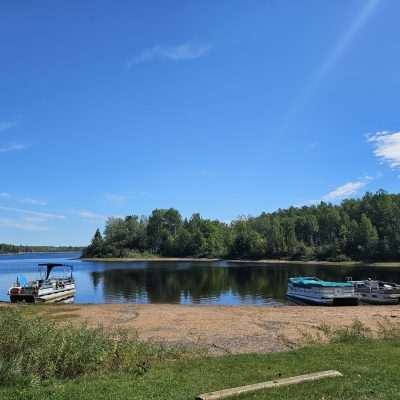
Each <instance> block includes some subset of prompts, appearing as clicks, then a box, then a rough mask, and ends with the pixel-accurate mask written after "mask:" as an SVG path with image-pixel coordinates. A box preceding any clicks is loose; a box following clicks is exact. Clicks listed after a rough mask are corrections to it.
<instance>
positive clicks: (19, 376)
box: [0, 309, 400, 400]
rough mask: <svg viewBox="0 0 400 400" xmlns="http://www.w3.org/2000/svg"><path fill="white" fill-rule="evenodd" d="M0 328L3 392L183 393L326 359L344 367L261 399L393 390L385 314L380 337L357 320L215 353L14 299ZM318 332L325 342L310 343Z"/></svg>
mask: <svg viewBox="0 0 400 400" xmlns="http://www.w3.org/2000/svg"><path fill="white" fill-rule="evenodd" d="M24 310H25V309H24ZM26 310H28V309H26ZM33 317H34V318H33ZM0 329H1V332H0V398H10V399H21V400H22V399H24V400H25V399H26V400H28V399H29V400H36V399H37V400H39V399H40V400H42V399H50V400H63V399H65V400H67V399H68V400H69V399H80V400H86V399H87V400H89V399H94V398H95V399H104V400H106V399H110V400H111V399H112V400H125V399H136V400H145V399H146V400H147V399H153V400H156V399H159V400H162V399H171V400H187V399H195V397H196V395H198V394H200V393H204V392H209V391H214V390H219V389H223V388H228V387H235V386H240V385H245V384H250V383H257V382H261V381H266V380H273V379H277V378H280V377H289V376H294V375H299V374H305V373H311V372H317V371H322V370H327V369H337V370H339V371H340V372H342V373H343V374H344V377H342V378H335V379H331V380H324V381H319V382H314V383H306V384H301V385H297V386H292V387H287V388H280V389H274V390H268V392H267V393H268V399H277V400H278V399H293V400H296V399H299V400H300V399H305V398H307V399H309V400H317V399H318V400H321V399H324V400H333V399H335V400H336V399H347V400H352V399H354V400H355V399H364V400H368V399H371V400H372V399H396V398H400V397H399V394H398V393H399V390H400V378H399V377H398V360H399V357H400V341H399V338H400V327H399V326H398V324H394V323H393V322H390V321H386V323H385V324H383V325H382V327H381V329H380V333H379V338H380V339H379V340H372V339H371V337H372V333H371V331H370V330H369V329H368V328H366V327H365V326H364V325H362V324H361V323H359V322H354V323H353V325H352V326H350V327H348V328H336V329H333V328H329V327H328V326H321V329H320V332H319V333H317V334H315V335H314V336H310V337H308V338H307V339H308V340H309V343H310V345H309V346H308V347H305V348H303V349H300V350H296V351H290V352H286V353H272V354H245V355H230V356H224V357H212V358H210V357H206V356H205V355H202V354H201V353H192V352H190V351H185V350H183V349H174V348H172V347H171V348H167V347H162V346H157V345H151V344H148V343H143V342H140V341H138V340H137V339H136V338H135V337H130V336H127V335H126V334H124V333H123V332H121V331H119V332H118V331H113V330H110V331H105V330H103V329H101V328H95V329H93V328H88V327H86V326H84V325H83V326H77V327H75V328H74V327H73V326H71V325H65V324H61V325H59V324H58V325H55V324H53V323H50V322H48V321H47V320H44V319H43V320H39V319H38V317H37V315H36V314H35V313H29V312H28V313H27V312H26V311H23V314H21V311H15V310H14V309H3V310H0ZM321 335H322V336H323V337H324V338H328V339H329V342H330V344H327V345H323V346H321V345H316V344H315V343H318V342H320V341H321ZM375 337H377V336H375ZM266 395H267V394H266V392H260V393H257V394H252V395H249V396H242V397H240V398H241V399H248V400H249V399H256V400H257V399H260V400H261V399H264V398H266Z"/></svg>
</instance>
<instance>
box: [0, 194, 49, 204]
mask: <svg viewBox="0 0 400 400" xmlns="http://www.w3.org/2000/svg"><path fill="white" fill-rule="evenodd" d="M0 199H3V200H8V201H10V200H12V201H13V202H18V203H22V204H31V205H33V206H45V205H47V202H45V201H43V200H37V199H32V198H30V197H22V198H21V197H18V196H15V195H13V194H11V193H7V192H0Z"/></svg>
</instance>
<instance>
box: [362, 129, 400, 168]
mask: <svg viewBox="0 0 400 400" xmlns="http://www.w3.org/2000/svg"><path fill="white" fill-rule="evenodd" d="M368 142H370V143H372V144H373V145H374V154H375V156H376V157H378V158H379V159H380V160H381V161H382V162H386V163H388V164H389V165H390V167H391V168H393V169H396V168H400V132H386V131H384V132H377V133H375V134H373V135H370V136H369V137H368Z"/></svg>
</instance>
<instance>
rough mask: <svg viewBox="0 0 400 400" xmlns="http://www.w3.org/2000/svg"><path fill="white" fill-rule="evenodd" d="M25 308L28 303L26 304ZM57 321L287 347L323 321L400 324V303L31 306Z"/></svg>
mask: <svg viewBox="0 0 400 400" xmlns="http://www.w3.org/2000/svg"><path fill="white" fill-rule="evenodd" d="M25 307H26V306H25ZM30 307H32V308H33V310H34V311H35V312H38V313H40V314H43V315H44V316H46V317H49V318H51V319H54V320H56V321H58V322H62V321H66V320H71V321H73V322H76V323H80V322H87V323H88V324H89V325H91V326H95V325H98V324H101V325H103V326H105V327H122V328H126V329H128V330H131V331H134V332H137V334H138V335H139V338H141V339H143V340H146V341H152V342H157V343H169V344H178V345H185V346H193V347H201V348H206V349H207V350H208V352H209V353H210V354H226V353H249V352H274V351H285V350H288V349H291V348H294V347H298V346H301V345H304V344H305V337H304V334H308V333H315V332H317V331H318V329H317V328H318V327H319V326H321V325H322V324H327V325H330V326H335V327H339V326H346V325H350V324H351V323H352V322H353V321H354V320H355V319H358V320H360V321H361V322H362V323H364V324H365V325H367V326H368V327H369V328H371V329H372V330H376V329H377V327H378V325H379V323H380V322H384V321H385V319H388V320H390V321H391V322H392V323H393V322H395V323H399V324H400V305H394V306H358V307H307V306H293V307H280V308H267V307H255V306H190V305H172V304H160V305H157V304H149V305H136V304H93V305H79V304H71V305H45V306H30Z"/></svg>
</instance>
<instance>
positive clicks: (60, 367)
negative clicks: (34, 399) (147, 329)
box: [0, 308, 188, 384]
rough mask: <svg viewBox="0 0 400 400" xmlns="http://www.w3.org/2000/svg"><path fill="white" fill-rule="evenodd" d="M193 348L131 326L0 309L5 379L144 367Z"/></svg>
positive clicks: (0, 376)
mask: <svg viewBox="0 0 400 400" xmlns="http://www.w3.org/2000/svg"><path fill="white" fill-rule="evenodd" d="M185 354H188V353H187V352H185V351H184V350H183V349H178V348H172V347H164V346H161V345H155V344H148V343H144V342H141V341H139V340H138V339H137V338H136V337H132V336H131V335H129V333H128V332H126V331H121V330H105V329H103V328H102V327H98V328H90V327H88V326H86V325H82V326H79V327H77V326H73V325H72V324H70V323H66V324H63V325H62V326H61V325H58V326H57V325H56V324H55V323H53V322H49V321H48V320H45V319H43V318H40V317H30V318H28V317H27V316H24V315H23V314H22V313H21V312H20V311H18V310H15V309H8V308H2V309H0V384H10V383H15V382H19V383H34V382H40V381H43V380H46V379H51V378H58V379H66V378H75V377H77V376H80V375H85V374H92V373H103V372H108V371H125V372H131V373H133V374H142V373H144V372H145V371H146V370H147V369H148V368H149V367H150V365H151V364H152V363H153V362H157V361H159V360H164V359H176V358H180V357H182V356H183V355H185Z"/></svg>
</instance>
